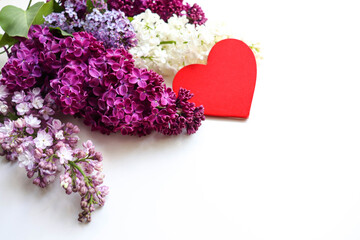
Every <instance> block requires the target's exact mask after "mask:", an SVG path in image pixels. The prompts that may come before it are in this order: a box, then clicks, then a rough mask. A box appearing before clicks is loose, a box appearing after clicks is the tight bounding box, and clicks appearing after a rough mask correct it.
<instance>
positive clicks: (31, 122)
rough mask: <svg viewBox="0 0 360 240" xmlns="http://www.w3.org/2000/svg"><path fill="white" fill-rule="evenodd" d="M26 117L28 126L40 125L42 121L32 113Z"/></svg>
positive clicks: (36, 126) (37, 126)
mask: <svg viewBox="0 0 360 240" xmlns="http://www.w3.org/2000/svg"><path fill="white" fill-rule="evenodd" d="M24 119H25V122H26V125H27V127H31V128H39V127H40V124H41V121H40V120H39V119H38V118H37V117H34V116H33V115H32V114H31V115H30V116H25V117H24Z"/></svg>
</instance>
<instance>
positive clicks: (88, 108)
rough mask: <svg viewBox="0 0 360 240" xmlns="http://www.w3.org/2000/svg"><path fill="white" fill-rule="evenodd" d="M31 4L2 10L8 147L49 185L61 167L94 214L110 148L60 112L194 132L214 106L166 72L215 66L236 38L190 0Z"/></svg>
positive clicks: (2, 130)
mask: <svg viewBox="0 0 360 240" xmlns="http://www.w3.org/2000/svg"><path fill="white" fill-rule="evenodd" d="M31 2H32V1H31V0H30V3H29V5H28V7H27V9H26V10H25V11H24V10H22V9H19V8H17V7H15V6H6V7H4V8H3V9H2V10H1V11H0V26H1V28H2V29H3V30H4V34H0V47H3V48H4V52H5V53H7V55H8V61H7V62H6V64H5V66H4V67H3V68H2V69H1V75H0V113H1V117H0V144H1V149H2V154H3V155H4V156H6V158H7V159H8V160H10V161H14V162H18V163H19V165H20V166H21V167H24V168H25V169H26V171H27V175H28V177H29V178H33V179H34V180H33V182H34V184H36V185H38V186H40V187H46V186H48V185H49V184H50V183H51V182H53V181H54V180H55V178H56V177H57V176H58V175H59V174H60V180H61V186H62V187H63V188H64V189H65V191H66V193H67V194H70V193H73V192H77V193H79V195H80V197H81V208H82V209H83V211H82V212H81V213H80V215H79V220H80V221H90V220H91V213H92V212H93V211H94V209H95V206H97V205H99V206H102V205H103V204H104V202H105V199H104V197H105V196H106V195H107V194H108V188H107V187H106V186H103V185H102V184H103V178H104V175H103V174H102V173H101V171H102V164H101V163H102V157H101V154H100V153H99V152H96V151H95V149H94V146H93V145H92V143H91V142H90V141H87V142H85V143H84V144H83V149H79V148H77V147H76V145H77V142H78V140H79V139H78V137H77V134H78V132H79V128H78V127H76V126H74V125H73V124H71V123H66V124H63V123H62V122H61V121H60V120H59V119H55V118H54V117H53V116H54V114H55V113H62V114H65V115H71V116H74V117H78V118H81V119H83V121H84V123H85V124H86V125H88V126H90V127H91V129H92V130H95V131H100V132H101V133H104V134H110V133H116V132H119V133H121V134H123V135H136V136H145V135H148V134H150V133H152V132H159V133H162V134H164V135H178V134H181V133H183V132H186V133H187V134H194V133H195V132H196V131H197V130H198V129H199V127H200V125H201V123H202V121H203V120H205V117H204V108H203V107H202V106H196V105H195V104H194V103H192V102H191V98H192V97H193V95H192V93H190V91H188V90H186V89H180V91H179V92H176V93H175V92H174V91H173V90H172V89H171V88H169V87H167V86H166V84H165V83H164V79H163V76H166V77H170V78H171V77H173V76H174V75H175V74H176V72H177V71H179V70H180V69H181V68H182V67H184V66H186V65H189V64H195V63H200V64H205V63H206V60H207V55H208V54H209V52H210V50H211V48H212V47H213V46H214V45H215V44H216V43H217V42H218V41H220V40H222V39H226V38H229V37H230V36H229V35H228V34H226V33H225V32H224V31H223V30H222V28H221V27H218V26H212V25H210V24H207V18H206V17H205V14H204V12H203V11H202V9H201V7H200V6H199V5H198V4H193V5H190V4H188V3H184V1H183V0H46V2H38V3H35V4H33V5H32V4H31ZM13 16H17V18H14V17H13ZM250 47H251V48H252V49H253V51H254V53H255V55H258V54H257V53H258V52H259V49H258V48H257V46H256V45H250Z"/></svg>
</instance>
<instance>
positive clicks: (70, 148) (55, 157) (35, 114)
mask: <svg viewBox="0 0 360 240" xmlns="http://www.w3.org/2000/svg"><path fill="white" fill-rule="evenodd" d="M35 99H37V101H38V102H41V103H42V104H41V105H42V106H41V107H40V105H39V104H35V105H34V104H33V103H34V100H35ZM0 102H2V103H3V104H5V105H6V106H7V109H8V111H6V112H1V114H0V119H1V121H0V148H1V150H2V151H1V152H2V155H4V156H5V157H6V158H7V159H8V160H10V161H17V162H18V164H19V166H20V167H23V168H25V170H26V171H27V176H28V177H29V178H33V183H34V184H35V185H38V186H39V187H41V188H45V187H47V186H48V185H49V184H50V183H52V182H54V180H55V178H56V177H57V176H58V173H59V172H60V170H61V169H64V173H63V174H62V175H61V176H60V179H61V186H62V187H63V188H64V189H65V191H66V193H67V194H70V193H72V192H78V193H79V195H80V196H81V208H82V212H81V213H80V214H79V221H87V222H89V221H91V213H92V212H93V211H94V210H95V206H96V205H98V206H103V205H104V203H105V196H106V195H107V194H108V187H106V186H104V185H102V184H103V179H104V175H103V174H102V173H101V171H102V156H101V153H99V152H96V151H95V147H94V146H93V145H92V143H91V142H90V141H88V142H86V143H85V144H84V145H83V146H84V150H82V149H79V148H77V147H76V144H77V142H78V139H79V138H78V136H77V134H78V133H79V128H78V127H77V126H75V125H73V124H71V123H67V124H63V123H61V121H60V120H58V119H54V118H53V117H52V115H53V114H54V113H55V107H56V105H55V104H54V101H52V100H51V98H50V97H48V96H47V97H45V98H42V97H41V90H40V88H33V89H28V90H26V91H24V90H21V91H20V92H14V93H11V94H8V90H7V89H6V87H5V85H0ZM21 104H23V105H27V106H28V108H29V110H27V111H26V113H23V112H19V111H18V106H19V105H21ZM45 108H50V109H52V111H49V110H47V111H46V112H47V114H48V115H47V117H44V116H45V114H44V111H42V110H43V109H45ZM20 113H21V114H20ZM65 176H68V178H66V177H65Z"/></svg>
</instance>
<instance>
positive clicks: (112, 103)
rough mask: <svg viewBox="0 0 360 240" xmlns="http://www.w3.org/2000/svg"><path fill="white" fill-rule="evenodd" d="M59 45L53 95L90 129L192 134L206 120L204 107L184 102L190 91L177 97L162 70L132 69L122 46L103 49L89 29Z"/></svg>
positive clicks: (69, 112) (68, 112)
mask: <svg viewBox="0 0 360 240" xmlns="http://www.w3.org/2000/svg"><path fill="white" fill-rule="evenodd" d="M60 46H61V48H62V49H63V50H62V53H61V55H62V56H63V58H64V59H65V60H66V61H67V64H66V65H64V67H63V68H61V69H59V72H58V76H57V78H55V79H52V80H50V85H51V87H52V89H53V90H54V92H53V95H54V96H57V100H58V102H59V105H60V106H61V107H62V110H63V112H64V113H65V114H71V115H75V116H79V117H82V118H84V120H85V123H86V124H87V125H90V126H91V127H92V129H93V130H99V131H101V132H102V133H105V134H109V133H111V132H121V133H122V134H123V135H139V136H144V135H148V134H150V133H151V132H152V131H158V132H161V133H163V134H167V135H177V134H180V133H181V132H182V131H183V129H186V130H187V133H188V134H192V133H195V132H196V131H197V129H198V128H199V126H200V125H201V121H202V120H204V112H203V108H202V107H196V106H195V105H194V104H193V103H190V102H189V101H188V100H189V99H190V98H191V95H190V94H189V92H188V91H186V90H182V91H180V93H179V96H178V98H177V97H176V95H175V93H174V92H173V91H172V90H171V89H170V88H167V87H166V86H165V84H164V80H163V78H162V77H161V76H160V75H158V74H157V73H155V72H153V71H148V70H146V69H138V68H135V67H134V60H133V59H132V56H131V55H130V54H129V53H128V52H127V51H126V50H125V49H124V48H119V49H116V50H115V49H107V50H106V49H105V48H104V47H103V46H102V45H101V44H99V42H98V41H96V40H95V39H94V38H93V37H92V36H91V35H90V34H88V33H74V37H73V38H71V37H69V38H66V39H63V40H61V41H60Z"/></svg>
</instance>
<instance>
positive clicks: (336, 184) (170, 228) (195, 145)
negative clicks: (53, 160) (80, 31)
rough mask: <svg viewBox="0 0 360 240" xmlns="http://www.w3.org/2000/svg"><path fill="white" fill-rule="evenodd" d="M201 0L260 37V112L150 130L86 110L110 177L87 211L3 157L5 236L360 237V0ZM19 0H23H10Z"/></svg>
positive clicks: (171, 239) (0, 208) (126, 239)
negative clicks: (100, 123) (137, 133)
mask: <svg viewBox="0 0 360 240" xmlns="http://www.w3.org/2000/svg"><path fill="white" fill-rule="evenodd" d="M192 2H194V1H192ZM197 2H198V3H199V4H200V5H201V6H203V8H204V10H205V12H206V14H207V16H208V18H210V19H213V20H214V19H215V20H219V21H221V20H224V21H225V22H227V23H228V24H229V25H230V26H233V28H234V29H233V30H235V32H237V33H239V34H241V35H243V36H245V37H246V38H247V39H249V40H254V41H258V42H260V43H261V46H262V50H263V56H264V60H263V61H262V62H261V64H260V66H259V74H258V82H257V87H256V90H255V96H254V101H253V107H252V111H251V115H250V119H249V120H248V121H237V120H227V119H220V118H219V119H217V118H208V119H207V120H206V121H205V122H204V123H203V126H202V127H201V128H200V130H199V132H198V133H197V134H195V135H193V136H190V137H188V136H179V137H163V136H160V135H158V134H153V135H151V136H149V137H144V138H137V137H124V136H120V135H112V136H110V137H109V136H102V135H100V134H99V133H91V132H90V131H89V130H88V129H87V128H86V127H84V126H83V125H81V124H80V122H78V123H79V124H80V126H81V127H82V134H81V137H82V140H86V139H87V138H90V139H92V140H93V141H94V142H95V144H96V146H97V149H98V150H101V151H102V152H103V154H104V158H105V162H104V164H105V166H104V171H105V174H106V184H108V185H109V186H110V187H111V193H110V195H109V196H108V198H107V200H108V201H107V204H106V205H105V207H103V208H102V209H99V210H97V211H96V212H95V213H94V214H93V221H92V223H90V224H88V225H84V224H79V223H77V213H78V211H79V210H80V208H79V206H78V205H79V199H78V198H77V197H74V196H67V195H65V193H64V191H63V190H62V189H61V188H60V186H59V184H58V182H56V183H55V184H53V185H52V186H51V187H50V188H49V189H47V190H46V191H43V190H40V189H38V188H37V187H36V186H34V185H32V184H31V182H30V181H29V180H28V179H27V178H26V176H25V173H24V170H23V169H20V168H18V167H17V166H16V165H14V164H10V163H8V162H7V161H5V160H3V159H1V160H0V230H1V231H0V234H1V235H0V238H1V239H35V238H36V239H38V240H39V239H64V237H68V236H71V239H121V240H202V239H206V240H218V239H221V240H222V239H226V240H232V239H234V240H235V239H236V240H238V239H244V240H272V239H274V240H304V239H306V240H340V239H341V240H358V239H360V161H359V160H360V153H359V143H360V141H359V136H360V94H359V91H360V83H359V81H360V73H359V65H360V61H359V56H360V35H359V23H360V15H359V13H358V8H357V7H356V6H357V5H356V3H358V1H357V0H354V1H350V0H344V1H342V2H341V4H340V3H339V1H332V0H326V1H325V0H317V1H316V0H315V1H314V0H303V1H301V3H300V2H295V1H288V0H283V1H280V0H272V1H266V0H252V1H238V0H223V1H206V0H198V1H197ZM10 3H11V4H14V5H19V6H22V7H25V6H26V5H27V1H22V0H12V1H10V0H1V1H0V7H3V6H4V5H7V4H10ZM1 61H2V63H3V62H4V59H2V60H1Z"/></svg>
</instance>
